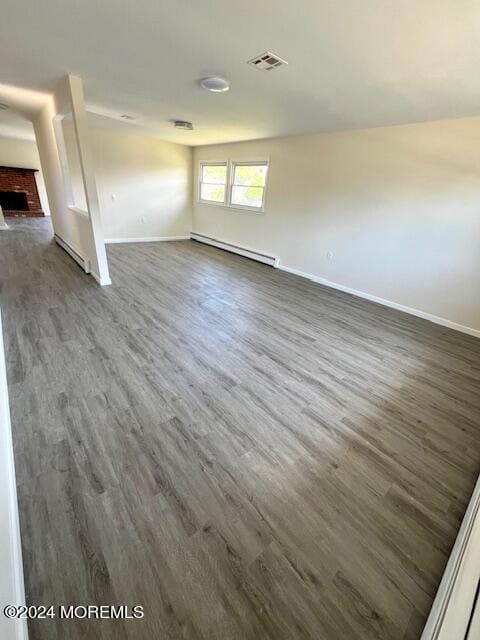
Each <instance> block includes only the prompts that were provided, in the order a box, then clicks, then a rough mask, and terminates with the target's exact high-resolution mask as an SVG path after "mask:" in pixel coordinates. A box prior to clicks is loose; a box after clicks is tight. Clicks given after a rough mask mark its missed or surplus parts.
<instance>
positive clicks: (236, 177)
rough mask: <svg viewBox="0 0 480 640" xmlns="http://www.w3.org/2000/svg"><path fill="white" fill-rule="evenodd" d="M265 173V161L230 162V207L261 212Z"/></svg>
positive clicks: (266, 166)
mask: <svg viewBox="0 0 480 640" xmlns="http://www.w3.org/2000/svg"><path fill="white" fill-rule="evenodd" d="M267 171H268V163H267V162H266V161H262V162H232V165H231V185H230V200H229V204H230V206H231V207H238V208H242V209H243V208H245V209H254V210H256V211H263V207H264V204H265V187H266V184H267Z"/></svg>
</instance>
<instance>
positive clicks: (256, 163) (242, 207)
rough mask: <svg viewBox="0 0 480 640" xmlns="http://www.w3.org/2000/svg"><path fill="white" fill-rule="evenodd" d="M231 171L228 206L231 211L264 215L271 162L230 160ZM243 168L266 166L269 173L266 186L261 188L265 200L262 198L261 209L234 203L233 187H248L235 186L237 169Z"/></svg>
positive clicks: (264, 160) (263, 159)
mask: <svg viewBox="0 0 480 640" xmlns="http://www.w3.org/2000/svg"><path fill="white" fill-rule="evenodd" d="M229 165H230V171H229V189H228V206H229V207H230V208H231V209H240V210H243V211H255V212H256V213H263V212H264V211H265V200H266V197H267V184H268V171H269V161H268V160H267V159H266V158H262V159H261V160H260V159H256V160H229ZM236 166H243V167H249V166H250V167H251V166H254V167H255V166H256V167H258V166H265V167H267V173H266V176H265V186H263V187H260V188H261V189H263V198H262V206H261V207H251V206H249V205H245V204H234V203H232V190H233V189H232V187H234V186H237V187H238V186H240V187H241V186H248V185H235V184H234V182H233V181H234V179H235V167H236Z"/></svg>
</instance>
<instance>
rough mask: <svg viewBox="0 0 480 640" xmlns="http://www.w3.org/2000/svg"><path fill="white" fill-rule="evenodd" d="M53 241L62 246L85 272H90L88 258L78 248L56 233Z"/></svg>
mask: <svg viewBox="0 0 480 640" xmlns="http://www.w3.org/2000/svg"><path fill="white" fill-rule="evenodd" d="M54 238H55V242H56V243H57V244H58V245H59V246H60V247H62V249H63V250H64V251H66V252H67V253H68V254H69V255H70V256H71V257H72V258H73V259H74V260H75V262H76V263H77V264H79V265H80V266H81V267H82V269H83V270H84V271H85V273H90V260H88V258H86V257H85V256H84V255H83V254H82V253H81V252H80V251H79V250H78V249H76V248H75V247H74V246H72V245H71V244H70V243H69V242H67V241H66V240H65V239H64V238H62V236H59V235H58V233H56V234H55V235H54Z"/></svg>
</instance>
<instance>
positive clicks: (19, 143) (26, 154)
mask: <svg viewBox="0 0 480 640" xmlns="http://www.w3.org/2000/svg"><path fill="white" fill-rule="evenodd" d="M0 166H3V167H20V168H22V169H36V172H35V179H36V181H37V188H38V195H39V196H40V202H41V204H42V209H43V213H45V214H46V215H47V216H49V215H50V207H49V206H48V198H47V192H46V190H45V181H44V179H43V174H42V171H41V168H40V158H39V157H38V149H37V145H36V143H35V142H33V140H32V141H30V140H19V139H17V138H6V137H3V136H0Z"/></svg>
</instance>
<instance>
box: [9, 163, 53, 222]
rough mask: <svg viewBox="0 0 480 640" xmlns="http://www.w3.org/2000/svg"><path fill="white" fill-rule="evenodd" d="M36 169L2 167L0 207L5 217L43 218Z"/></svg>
mask: <svg viewBox="0 0 480 640" xmlns="http://www.w3.org/2000/svg"><path fill="white" fill-rule="evenodd" d="M35 171H36V169H17V168H15V167H0V206H1V207H2V209H3V215H4V216H43V215H45V214H44V213H43V211H42V205H41V203H40V197H39V195H38V189H37V181H36V180H35Z"/></svg>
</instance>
